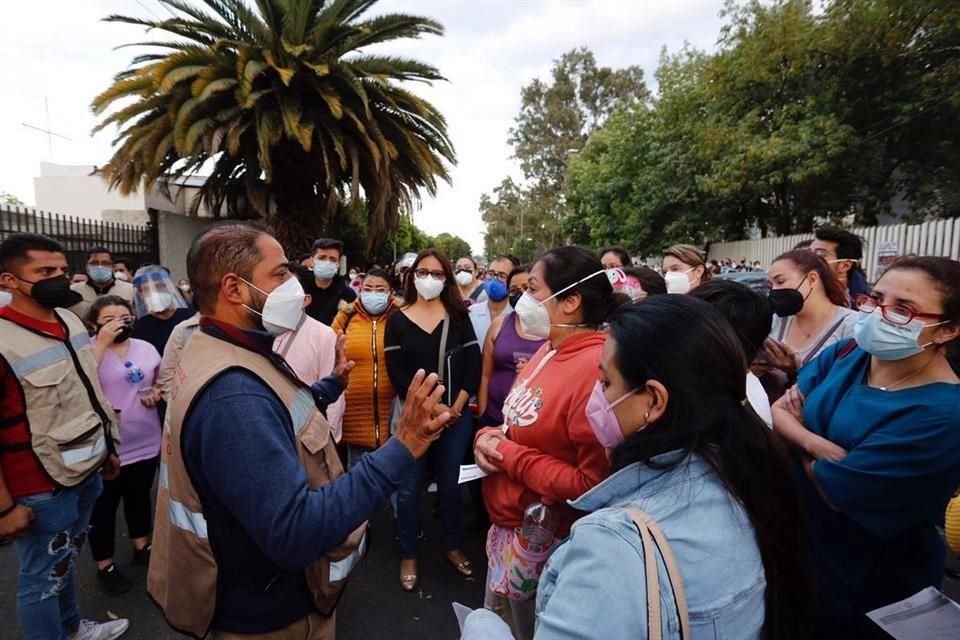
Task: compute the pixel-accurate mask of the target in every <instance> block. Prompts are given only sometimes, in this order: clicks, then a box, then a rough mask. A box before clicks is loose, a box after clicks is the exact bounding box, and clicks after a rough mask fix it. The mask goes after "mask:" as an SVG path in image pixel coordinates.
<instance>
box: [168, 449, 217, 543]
mask: <svg viewBox="0 0 960 640" xmlns="http://www.w3.org/2000/svg"><path fill="white" fill-rule="evenodd" d="M160 486H161V487H162V488H163V489H165V490H167V492H168V493H169V491H170V472H169V471H168V470H167V463H165V462H160ZM167 503H168V504H167V518H168V519H169V520H170V524H172V525H173V526H175V527H177V528H179V529H183V530H184V531H189V532H190V533H192V534H193V535H195V536H197V537H198V538H203V539H204V540H206V539H207V519H206V518H204V517H203V514H202V513H197V512H196V511H191V510H190V509H188V508H187V505H185V504H183V503H182V502H180V501H178V500H174V499H173V498H171V497H169V495H168V497H167Z"/></svg>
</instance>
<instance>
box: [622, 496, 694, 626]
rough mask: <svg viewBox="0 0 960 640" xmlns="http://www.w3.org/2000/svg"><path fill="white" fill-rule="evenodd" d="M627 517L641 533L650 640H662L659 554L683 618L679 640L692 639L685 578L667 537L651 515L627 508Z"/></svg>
mask: <svg viewBox="0 0 960 640" xmlns="http://www.w3.org/2000/svg"><path fill="white" fill-rule="evenodd" d="M626 511H627V514H628V515H629V516H630V519H631V520H633V523H634V524H635V525H636V526H637V531H639V532H640V540H641V541H642V543H643V549H644V552H643V561H644V568H645V571H646V574H647V627H648V631H647V633H648V635H647V637H648V638H649V639H650V640H662V638H663V633H662V629H661V624H662V623H661V611H660V570H659V568H658V567H657V554H655V553H653V552H652V551H653V550H654V549H657V550H658V551H659V552H660V556H661V557H662V558H663V564H664V566H665V567H666V569H667V577H668V579H669V580H670V588H671V590H672V591H673V600H674V603H675V604H676V607H677V616H678V617H679V618H680V637H681V638H682V639H683V640H687V639H688V638H689V637H690V612H689V611H688V610H687V596H686V591H684V588H683V576H682V575H681V574H680V567H679V565H677V559H676V557H675V556H674V555H673V550H672V549H671V548H670V543H669V542H668V541H667V537H666V536H665V535H664V534H663V531H662V530H661V529H660V525H658V524H657V521H656V520H654V519H653V518H652V517H650V515H649V514H647V513H645V512H643V511H641V510H639V509H634V508H632V507H631V508H627V510H626Z"/></svg>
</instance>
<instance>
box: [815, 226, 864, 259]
mask: <svg viewBox="0 0 960 640" xmlns="http://www.w3.org/2000/svg"><path fill="white" fill-rule="evenodd" d="M814 235H816V236H817V240H820V241H822V242H836V243H837V258H839V259H841V260H862V259H863V238H861V237H860V236H858V235H857V234H855V233H850V232H849V231H847V230H846V229H841V228H839V227H820V228H819V229H817V231H816V233H815V234H814Z"/></svg>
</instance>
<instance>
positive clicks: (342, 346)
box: [333, 333, 357, 389]
mask: <svg viewBox="0 0 960 640" xmlns="http://www.w3.org/2000/svg"><path fill="white" fill-rule="evenodd" d="M356 365H357V363H356V362H354V361H353V360H347V336H345V335H344V334H343V333H339V334H337V358H336V360H335V361H334V364H333V375H335V376H336V377H337V378H338V379H339V380H340V384H342V385H343V388H344V389H346V388H347V384H348V383H349V382H350V372H351V371H353V368H354V367H355V366H356Z"/></svg>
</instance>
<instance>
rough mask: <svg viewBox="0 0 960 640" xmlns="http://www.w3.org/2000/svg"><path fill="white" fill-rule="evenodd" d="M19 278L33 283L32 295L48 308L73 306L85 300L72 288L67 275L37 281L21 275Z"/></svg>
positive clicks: (38, 302)
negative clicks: (25, 278)
mask: <svg viewBox="0 0 960 640" xmlns="http://www.w3.org/2000/svg"><path fill="white" fill-rule="evenodd" d="M17 279H18V280H22V281H23V282H26V283H27V284H32V285H33V289H32V290H31V291H30V294H29V295H30V297H31V298H33V299H34V300H36V301H37V304H39V305H41V306H44V307H46V308H48V309H54V308H56V307H71V306H73V305H75V304H77V303H78V302H80V301H81V300H83V296H81V295H80V294H79V293H77V292H76V291H72V290H71V289H70V280H69V279H68V278H67V276H65V275H62V276H54V277H52V278H47V279H45V280H37V281H36V282H31V281H29V280H24V279H23V278H20V277H19V276H18V277H17Z"/></svg>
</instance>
